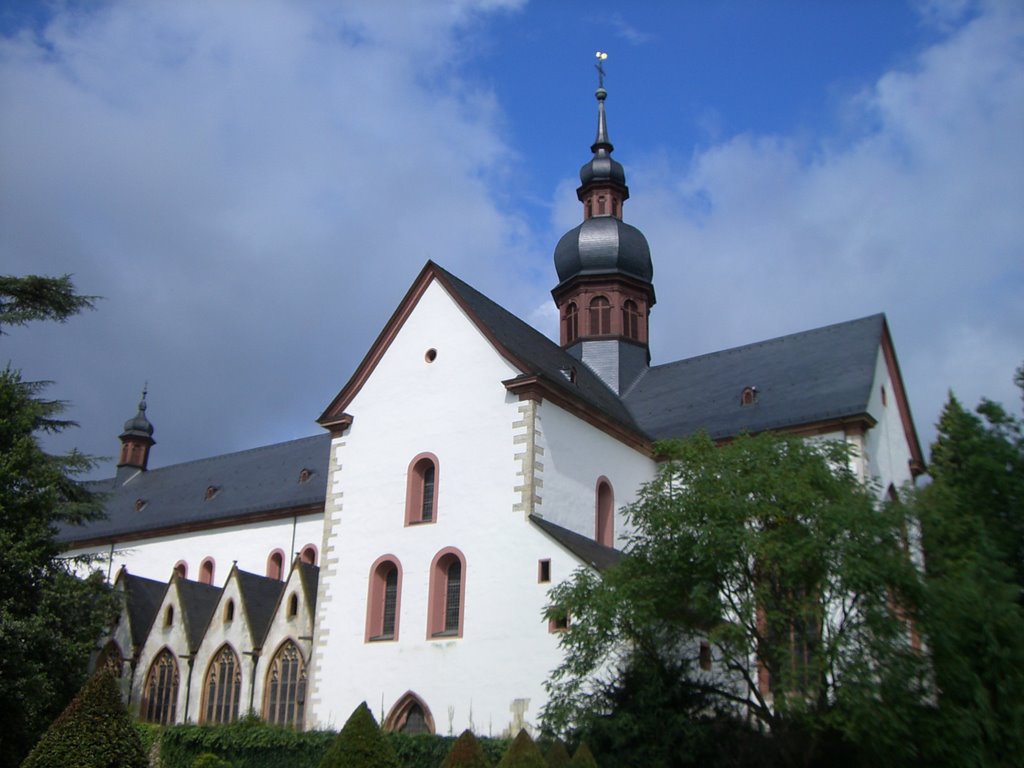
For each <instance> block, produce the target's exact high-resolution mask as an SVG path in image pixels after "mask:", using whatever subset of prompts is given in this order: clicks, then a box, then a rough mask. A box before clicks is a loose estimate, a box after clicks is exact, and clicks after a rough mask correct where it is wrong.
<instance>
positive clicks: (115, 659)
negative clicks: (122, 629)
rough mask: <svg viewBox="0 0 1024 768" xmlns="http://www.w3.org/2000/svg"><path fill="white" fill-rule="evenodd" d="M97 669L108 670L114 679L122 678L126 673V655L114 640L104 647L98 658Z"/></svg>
mask: <svg viewBox="0 0 1024 768" xmlns="http://www.w3.org/2000/svg"><path fill="white" fill-rule="evenodd" d="M96 669H97V670H100V669H108V670H110V672H111V674H113V675H114V677H121V675H122V674H123V673H124V654H122V653H121V649H120V648H119V647H118V645H117V643H115V642H114V641H113V640H111V641H110V642H109V643H107V644H106V645H105V646H103V650H102V651H100V655H99V656H97V657H96Z"/></svg>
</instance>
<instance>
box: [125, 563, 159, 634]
mask: <svg viewBox="0 0 1024 768" xmlns="http://www.w3.org/2000/svg"><path fill="white" fill-rule="evenodd" d="M117 580H118V581H120V582H121V583H122V585H123V586H124V594H125V606H126V608H127V611H128V623H129V625H130V627H131V635H132V645H133V646H135V647H138V646H140V645H142V644H143V643H144V642H145V641H146V635H148V634H149V628H150V627H151V626H152V625H153V620H154V619H155V618H156V614H157V611H159V610H160V603H162V602H163V599H164V594H165V593H166V592H167V582H166V581H156V580H154V579H147V578H145V577H143V576H134V575H132V574H130V573H128V571H127V570H124V569H122V570H121V572H120V573H118V575H117Z"/></svg>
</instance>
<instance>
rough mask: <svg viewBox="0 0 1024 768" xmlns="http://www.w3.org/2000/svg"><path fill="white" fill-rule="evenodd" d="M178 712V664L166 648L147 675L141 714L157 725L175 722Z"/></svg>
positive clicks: (140, 709)
mask: <svg viewBox="0 0 1024 768" xmlns="http://www.w3.org/2000/svg"><path fill="white" fill-rule="evenodd" d="M177 711H178V662H177V660H176V659H175V658H174V654H173V653H171V652H170V651H169V650H168V649H167V648H164V649H163V650H162V651H160V653H158V654H157V656H156V658H155V659H153V663H152V664H150V665H149V672H148V673H147V674H146V686H145V688H144V689H143V691H142V704H141V706H140V708H139V713H140V715H141V717H142V719H143V720H145V721H146V722H148V723H156V724H157V725H169V724H171V723H173V722H174V720H175V715H176V713H177Z"/></svg>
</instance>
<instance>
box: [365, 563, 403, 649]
mask: <svg viewBox="0 0 1024 768" xmlns="http://www.w3.org/2000/svg"><path fill="white" fill-rule="evenodd" d="M401 598H402V565H401V563H399V561H398V558H396V557H395V556H394V555H384V556H383V557H379V558H377V560H376V561H375V562H374V564H373V565H372V566H371V567H370V588H369V591H368V593H367V597H366V642H371V641H378V640H397V639H398V617H399V604H400V602H401Z"/></svg>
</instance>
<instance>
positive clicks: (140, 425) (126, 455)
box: [117, 387, 156, 478]
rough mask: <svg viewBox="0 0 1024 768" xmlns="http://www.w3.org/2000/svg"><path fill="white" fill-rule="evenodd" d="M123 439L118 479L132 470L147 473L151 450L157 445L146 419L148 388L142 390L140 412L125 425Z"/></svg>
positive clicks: (121, 436)
mask: <svg viewBox="0 0 1024 768" xmlns="http://www.w3.org/2000/svg"><path fill="white" fill-rule="evenodd" d="M120 438H121V456H120V458H119V459H118V461H117V475H118V478H122V477H123V476H126V475H127V473H128V471H130V470H138V471H141V472H145V471H146V465H147V464H148V463H149V449H150V448H152V447H153V446H154V445H156V441H155V440H153V425H152V424H150V423H149V419H147V418H146V388H145V387H143V389H142V399H141V400H140V401H139V411H138V413H136V414H135V416H133V417H132V418H130V419H128V421H126V422H125V423H124V432H122V433H121V435H120Z"/></svg>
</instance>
